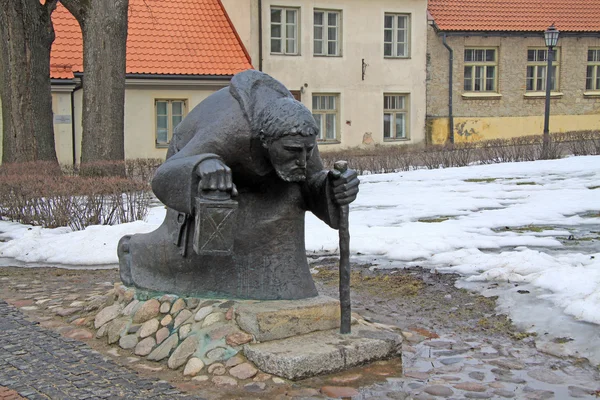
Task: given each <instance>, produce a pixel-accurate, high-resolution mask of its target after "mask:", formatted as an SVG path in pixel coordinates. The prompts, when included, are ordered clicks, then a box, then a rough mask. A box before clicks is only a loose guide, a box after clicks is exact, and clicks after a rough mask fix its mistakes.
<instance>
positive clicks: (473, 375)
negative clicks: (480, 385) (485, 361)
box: [469, 371, 485, 381]
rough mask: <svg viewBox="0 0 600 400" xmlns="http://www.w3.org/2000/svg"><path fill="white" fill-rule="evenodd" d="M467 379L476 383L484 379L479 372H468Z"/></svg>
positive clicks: (483, 375) (482, 374)
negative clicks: (471, 379) (469, 378)
mask: <svg viewBox="0 0 600 400" xmlns="http://www.w3.org/2000/svg"><path fill="white" fill-rule="evenodd" d="M469 377H471V378H473V379H475V380H478V381H482V380H484V379H485V374H484V373H483V372H479V371H473V372H469Z"/></svg>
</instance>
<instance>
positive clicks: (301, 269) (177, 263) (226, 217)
mask: <svg viewBox="0 0 600 400" xmlns="http://www.w3.org/2000/svg"><path fill="white" fill-rule="evenodd" d="M317 134H318V127H317V125H316V123H315V120H314V118H313V116H312V114H311V112H310V111H309V110H308V109H307V108H306V107H305V106H304V105H303V104H302V103H300V102H298V101H296V100H294V98H293V97H292V95H291V94H290V92H289V91H288V90H287V89H286V88H285V87H284V86H283V85H282V84H281V83H280V82H278V81H276V80H275V79H273V78H271V77H270V76H268V75H266V74H264V73H262V72H258V71H254V70H248V71H244V72H241V73H239V74H237V75H235V76H234V77H233V78H232V80H231V84H230V86H229V87H227V88H224V89H221V90H219V91H217V92H216V93H214V94H212V95H210V96H209V97H208V98H206V99H205V100H204V101H202V102H201V103H200V104H198V106H196V107H195V108H194V109H193V110H192V111H191V112H190V113H189V115H187V116H186V118H185V119H184V120H183V121H182V122H181V124H179V125H178V126H177V128H176V129H175V132H174V134H173V139H172V140H171V143H170V146H169V150H168V153H167V159H166V161H165V163H164V164H162V165H161V166H160V167H159V169H158V170H157V172H156V175H155V177H154V179H153V181H152V189H153V191H154V193H155V194H156V196H157V197H158V198H159V199H160V200H161V201H162V202H163V203H164V204H165V205H166V206H167V214H166V217H165V220H164V222H163V223H162V225H161V226H160V227H159V228H158V229H157V230H156V231H154V232H151V233H148V234H137V235H133V236H125V237H123V238H122V239H121V241H120V242H119V247H118V254H119V264H120V273H121V279H122V280H123V282H124V283H125V284H126V285H133V286H136V287H138V288H141V289H147V290H150V291H158V292H168V293H174V294H179V295H187V296H202V297H207V296H219V297H228V298H247V299H264V300H271V299H272V300H274V299H301V298H307V297H313V296H316V295H317V294H318V293H317V290H316V288H315V285H314V283H313V280H312V277H311V275H310V271H309V268H308V263H307V259H306V250H305V246H304V213H305V212H306V211H311V212H313V213H314V214H315V215H316V216H317V217H318V218H320V219H321V220H323V221H324V222H325V223H327V224H328V225H329V226H331V227H332V228H334V229H338V228H339V209H340V206H343V205H347V204H349V203H351V202H352V201H354V199H355V198H356V195H357V193H358V185H359V181H358V178H357V175H356V172H355V171H353V170H347V171H345V172H344V173H339V172H337V171H328V170H325V169H324V167H323V164H322V161H321V158H320V156H319V150H318V148H317V142H316V138H317Z"/></svg>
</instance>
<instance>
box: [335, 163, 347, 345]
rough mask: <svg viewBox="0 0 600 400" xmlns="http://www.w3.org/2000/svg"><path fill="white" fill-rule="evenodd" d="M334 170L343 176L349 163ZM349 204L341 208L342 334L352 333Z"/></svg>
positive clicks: (336, 166) (338, 164) (341, 164)
mask: <svg viewBox="0 0 600 400" xmlns="http://www.w3.org/2000/svg"><path fill="white" fill-rule="evenodd" d="M333 168H334V169H335V170H336V171H339V172H340V174H343V173H344V172H346V170H347V169H348V162H347V161H336V162H335V164H334V166H333ZM348 212H349V206H348V204H345V205H342V206H340V229H339V235H340V312H341V321H340V333H342V334H345V333H350V323H351V313H352V306H351V304H350V232H349V231H348Z"/></svg>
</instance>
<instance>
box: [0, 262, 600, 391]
mask: <svg viewBox="0 0 600 400" xmlns="http://www.w3.org/2000/svg"><path fill="white" fill-rule="evenodd" d="M311 261H312V263H311V266H312V267H313V270H314V271H315V274H314V276H315V280H316V282H317V284H318V287H319V290H320V291H321V292H322V293H324V294H327V295H330V296H332V297H337V290H338V289H337V272H336V270H337V259H336V258H333V257H326V256H319V257H317V256H315V257H312V259H311ZM370 267H371V265H369V264H354V265H353V275H352V282H353V284H352V293H353V294H352V300H353V311H355V312H358V313H359V314H361V315H362V316H363V317H365V318H367V319H369V320H371V321H374V322H380V323H384V324H390V325H396V326H399V327H400V328H401V329H402V331H403V332H404V335H405V337H406V340H405V343H404V346H403V360H402V363H400V362H399V360H389V361H383V362H377V363H375V364H371V365H368V366H363V367H358V368H354V369H352V370H349V371H345V372H343V373H339V374H335V375H330V376H325V377H318V378H312V379H307V380H304V381H300V382H289V381H284V382H280V383H277V384H273V383H272V382H273V380H272V379H271V380H268V381H267V380H266V379H265V382H266V384H265V386H264V388H263V389H261V387H262V386H258V385H254V386H248V385H249V384H251V383H252V382H255V383H256V382H258V381H257V380H250V381H249V382H241V383H240V384H239V385H238V386H236V387H225V388H224V387H218V386H215V385H214V384H212V383H210V381H208V382H201V381H197V380H193V379H191V378H184V377H183V376H182V375H181V371H170V370H169V369H168V368H166V367H165V366H164V365H162V364H160V363H151V362H145V361H141V360H140V359H139V358H137V357H134V355H133V354H132V353H130V352H128V351H126V350H122V349H119V350H116V349H115V348H114V347H109V346H108V345H106V344H104V343H103V342H102V341H100V340H96V339H93V338H92V337H91V335H90V336H86V335H82V329H81V327H80V326H77V315H76V314H72V315H69V316H60V315H56V314H54V313H48V309H47V308H44V307H41V305H42V304H44V303H38V302H40V301H44V300H45V299H48V300H47V301H48V302H54V304H57V305H62V306H65V307H66V306H68V305H69V304H73V302H76V301H78V300H79V299H83V298H85V297H86V296H87V294H88V293H90V292H92V291H101V290H106V289H107V288H110V287H111V286H112V285H113V283H114V282H116V281H118V273H117V271H116V270H114V269H110V270H99V271H98V270H96V271H92V270H65V269H60V268H15V267H2V268H0V298H2V299H3V300H5V301H7V302H8V303H10V304H12V305H13V306H14V307H15V309H14V310H15V312H16V313H18V314H14V313H12V314H10V315H8V314H7V313H4V311H1V312H2V314H3V315H2V318H4V319H11V318H17V317H15V315H17V316H18V315H24V316H25V317H26V318H27V319H28V320H32V321H36V322H39V325H38V326H39V328H40V329H42V330H46V331H48V332H56V333H58V334H60V335H61V336H62V337H70V338H71V339H73V338H75V339H74V340H81V341H83V343H82V346H84V348H89V349H91V350H93V351H97V352H98V353H99V354H100V355H101V357H102V359H103V360H105V361H106V362H111V363H115V364H116V365H118V366H119V368H124V370H126V371H131V374H133V375H135V376H133V375H132V376H133V378H135V379H140V380H142V381H144V382H145V384H146V385H150V384H151V383H152V382H160V381H166V382H168V383H169V385H172V386H173V387H174V388H176V390H178V391H181V392H183V393H186V394H188V395H190V396H199V397H203V398H208V399H241V398H244V399H253V398H256V399H290V398H298V399H299V398H304V399H307V398H327V397H328V396H331V397H335V396H336V395H340V396H341V395H343V394H344V392H343V390H346V392H345V393H346V394H348V393H349V394H351V397H352V398H353V399H390V398H391V399H410V398H413V399H435V398H437V399H443V398H446V399H463V398H517V399H521V398H523V399H546V398H555V399H569V398H597V397H598V396H600V384H599V383H598V382H600V371H599V369H598V367H596V366H593V365H590V363H589V362H588V361H587V360H586V359H582V358H576V357H557V356H554V355H552V354H548V351H550V352H551V349H544V351H546V352H542V351H540V350H539V349H538V348H536V345H535V339H536V338H535V337H533V336H531V335H530V334H528V333H525V332H522V331H519V330H518V329H517V328H516V327H515V326H514V325H513V324H512V322H511V321H510V320H509V319H508V318H507V317H506V316H504V315H502V314H499V313H498V312H497V311H496V299H495V298H494V297H488V298H486V297H483V296H480V295H478V294H475V293H473V292H470V291H468V290H465V289H458V288H456V287H455V281H456V279H457V276H455V275H450V274H436V273H431V272H429V271H428V270H425V269H422V268H410V269H397V270H393V269H392V270H386V271H373V270H372V268H370ZM4 314H7V315H4ZM12 339H13V341H16V343H19V342H20V341H21V342H22V340H33V339H27V338H24V339H22V340H21V338H19V337H13V338H12ZM22 344H23V343H22ZM23 345H25V346H27V344H26V343H24V344H23ZM561 345H563V343H556V346H561ZM36 368H40V367H36ZM26 373H28V374H30V379H37V378H38V377H39V376H41V374H43V373H44V371H43V370H40V371H36V370H33V369H32V370H30V371H26ZM127 376H128V379H130V380H132V382H133V383H132V384H133V385H135V379H133V378H132V376H130V375H127ZM263 378H264V377H263ZM263 378H261V379H263ZM148 382H150V383H148ZM0 386H5V387H8V388H9V389H12V388H11V387H10V386H11V384H10V381H9V383H8V384H6V382H5V383H4V384H3V383H2V382H0ZM148 387H149V386H148ZM249 388H253V389H249ZM257 389H258V390H257ZM131 390H132V391H133V392H132V393H135V396H137V395H140V393H142V392H141V390H142V388H140V389H139V390H140V392H139V393H138V392H135V390H136V389H135V386H133V389H131ZM161 390H162V389H161ZM165 390H167V389H165ZM169 390H174V389H169ZM336 390H337V392H336ZM98 393H100V394H102V393H103V392H102V391H100V392H98ZM172 393H174V394H175V393H178V392H176V391H174V392H172ZM22 395H23V396H24V397H28V396H27V392H23V394H22ZM162 395H163V394H162V393H161V396H162ZM178 395H179V394H178ZM82 396H83V395H82ZM132 396H133V395H132ZM48 397H49V398H60V397H51V396H48ZM109 397H110V396H109ZM30 398H35V397H30ZM70 398H77V397H70ZM81 398H86V397H81ZM87 398H101V396H97V397H94V396H93V395H92V396H88V397H87ZM116 398H118V396H117V397H116ZM122 398H123V397H122Z"/></svg>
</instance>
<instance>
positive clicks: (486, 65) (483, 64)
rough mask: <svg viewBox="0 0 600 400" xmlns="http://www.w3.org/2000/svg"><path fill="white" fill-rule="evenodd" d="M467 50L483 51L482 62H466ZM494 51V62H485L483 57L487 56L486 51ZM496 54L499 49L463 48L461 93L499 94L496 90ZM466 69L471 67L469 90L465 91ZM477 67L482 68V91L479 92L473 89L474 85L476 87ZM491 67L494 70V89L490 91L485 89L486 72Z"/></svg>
mask: <svg viewBox="0 0 600 400" xmlns="http://www.w3.org/2000/svg"><path fill="white" fill-rule="evenodd" d="M468 50H474V51H476V50H483V51H484V52H485V53H484V60H483V61H467V60H466V58H467V51H468ZM490 50H492V51H494V61H486V60H485V58H486V57H485V56H486V55H487V51H490ZM498 54H499V48H498V47H481V46H468V47H465V48H464V51H463V64H464V65H463V92H464V93H485V94H489V93H499V90H498V59H499V57H498ZM468 67H471V68H472V70H471V77H470V78H469V79H470V80H471V89H470V90H467V87H466V85H467V74H466V69H467V68H468ZM477 67H483V74H482V78H483V83H484V85H483V89H480V90H476V89H475V85H476V80H477V77H476V73H475V71H476V69H477ZM490 67H493V68H494V87H493V89H491V90H488V89H487V80H488V77H487V72H488V68H490Z"/></svg>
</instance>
